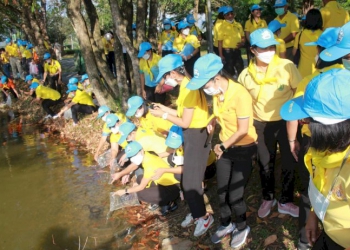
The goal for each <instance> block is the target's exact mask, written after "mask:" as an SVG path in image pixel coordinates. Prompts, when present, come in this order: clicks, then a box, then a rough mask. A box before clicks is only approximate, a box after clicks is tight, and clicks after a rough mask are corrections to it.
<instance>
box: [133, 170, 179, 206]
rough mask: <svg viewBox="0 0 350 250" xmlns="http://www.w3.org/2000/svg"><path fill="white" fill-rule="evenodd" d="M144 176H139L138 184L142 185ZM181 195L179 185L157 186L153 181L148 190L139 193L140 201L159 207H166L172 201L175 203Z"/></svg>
mask: <svg viewBox="0 0 350 250" xmlns="http://www.w3.org/2000/svg"><path fill="white" fill-rule="evenodd" d="M142 178H143V175H139V176H137V180H136V181H137V183H138V184H140V183H141V180H142ZM179 194H180V188H179V185H177V184H174V185H170V186H163V185H160V184H158V185H156V184H155V183H154V182H153V181H152V183H151V185H150V186H149V187H148V188H145V189H144V190H141V191H139V192H137V197H138V198H139V200H141V201H144V202H147V203H150V204H158V205H159V206H165V205H167V204H169V202H171V201H175V200H176V199H177V198H178V197H179Z"/></svg>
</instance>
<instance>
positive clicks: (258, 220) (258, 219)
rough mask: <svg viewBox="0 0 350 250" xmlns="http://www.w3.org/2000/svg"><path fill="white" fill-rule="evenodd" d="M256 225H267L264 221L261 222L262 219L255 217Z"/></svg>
mask: <svg viewBox="0 0 350 250" xmlns="http://www.w3.org/2000/svg"><path fill="white" fill-rule="evenodd" d="M256 223H258V224H262V223H264V224H266V225H267V222H266V221H264V220H262V219H260V218H259V217H256Z"/></svg>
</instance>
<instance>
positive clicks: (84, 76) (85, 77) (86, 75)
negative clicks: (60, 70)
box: [81, 74, 89, 82]
mask: <svg viewBox="0 0 350 250" xmlns="http://www.w3.org/2000/svg"><path fill="white" fill-rule="evenodd" d="M86 79H89V75H88V74H84V75H82V76H81V82H83V81H85V80H86Z"/></svg>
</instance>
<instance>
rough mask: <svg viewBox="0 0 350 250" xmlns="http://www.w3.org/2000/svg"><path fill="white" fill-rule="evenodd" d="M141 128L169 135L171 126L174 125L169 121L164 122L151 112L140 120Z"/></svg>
mask: <svg viewBox="0 0 350 250" xmlns="http://www.w3.org/2000/svg"><path fill="white" fill-rule="evenodd" d="M139 122H140V128H144V129H148V130H153V131H154V132H156V133H159V134H165V133H167V132H168V131H169V130H170V128H171V126H172V125H173V124H172V123H171V122H169V121H168V120H164V119H163V118H161V117H155V116H153V115H152V114H151V113H150V112H148V113H147V114H146V115H145V116H144V117H141V118H140V119H139Z"/></svg>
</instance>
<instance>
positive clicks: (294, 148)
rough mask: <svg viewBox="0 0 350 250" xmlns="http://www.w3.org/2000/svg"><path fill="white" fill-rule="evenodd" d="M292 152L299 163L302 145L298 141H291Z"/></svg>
mask: <svg viewBox="0 0 350 250" xmlns="http://www.w3.org/2000/svg"><path fill="white" fill-rule="evenodd" d="M289 146H290V151H291V152H292V155H293V157H294V159H295V160H296V161H298V154H299V151H300V143H299V142H298V140H294V141H289Z"/></svg>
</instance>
